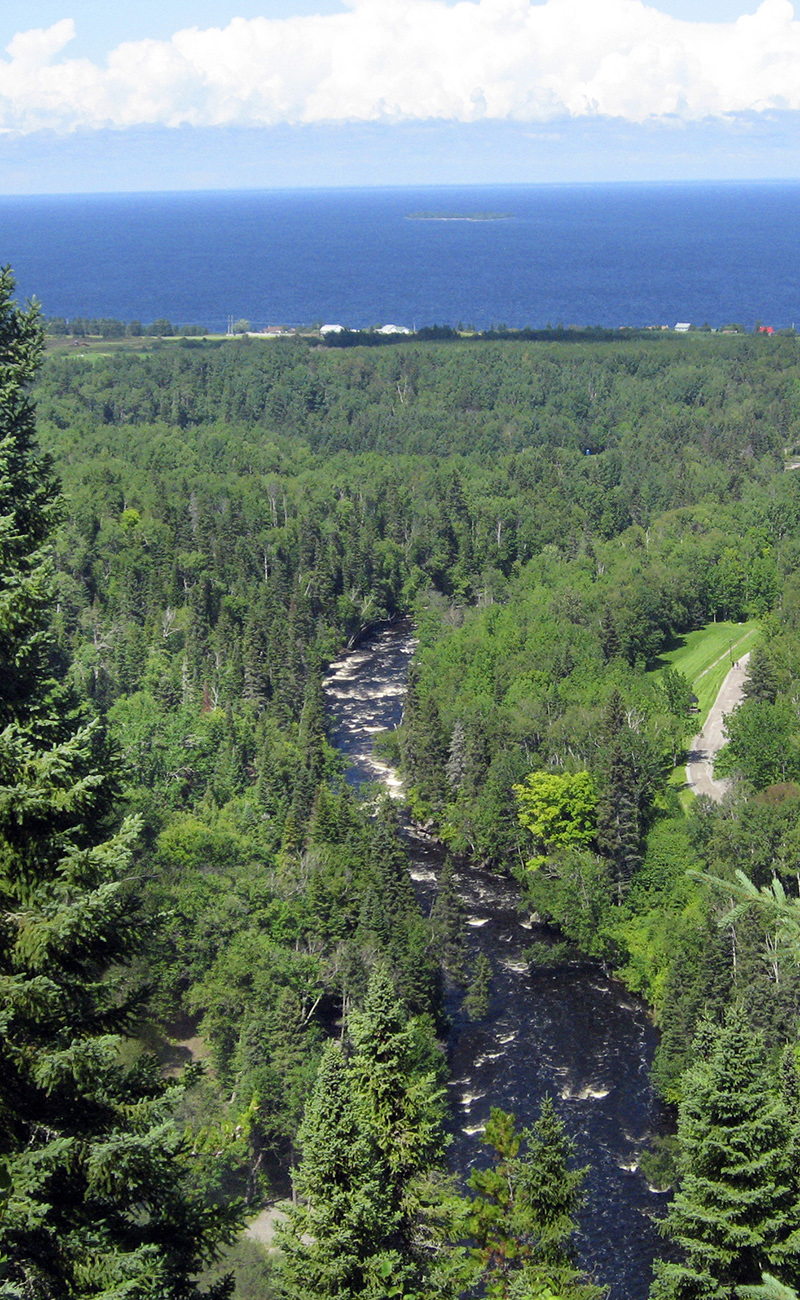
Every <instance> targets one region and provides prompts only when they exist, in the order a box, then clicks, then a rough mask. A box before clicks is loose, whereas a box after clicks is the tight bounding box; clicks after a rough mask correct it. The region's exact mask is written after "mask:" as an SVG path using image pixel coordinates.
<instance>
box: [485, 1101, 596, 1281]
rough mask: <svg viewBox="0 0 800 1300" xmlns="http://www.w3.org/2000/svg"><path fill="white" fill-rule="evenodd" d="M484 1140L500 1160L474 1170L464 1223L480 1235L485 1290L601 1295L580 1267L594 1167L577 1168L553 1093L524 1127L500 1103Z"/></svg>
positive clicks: (572, 1146)
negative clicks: (578, 1237)
mask: <svg viewBox="0 0 800 1300" xmlns="http://www.w3.org/2000/svg"><path fill="white" fill-rule="evenodd" d="M483 1140H484V1142H485V1143H486V1144H487V1146H489V1147H491V1149H492V1152H493V1162H492V1164H491V1165H490V1166H489V1167H488V1168H485V1169H474V1170H473V1172H472V1173H471V1175H470V1178H469V1186H470V1187H471V1189H472V1190H473V1192H475V1193H476V1195H475V1197H474V1199H473V1200H472V1201H471V1202H469V1203H468V1206H467V1212H466V1216H465V1218H464V1221H463V1226H464V1228H465V1230H466V1232H468V1233H469V1235H470V1236H471V1237H472V1238H473V1240H474V1242H475V1245H474V1247H473V1248H472V1255H473V1257H474V1259H475V1261H476V1263H477V1264H478V1266H479V1268H480V1276H481V1280H482V1284H483V1287H484V1289H485V1293H486V1294H487V1295H489V1296H496V1297H500V1298H501V1300H504V1298H505V1297H514V1300H548V1297H552V1300H601V1297H602V1296H603V1295H604V1294H605V1290H604V1288H602V1287H598V1286H595V1285H594V1283H592V1282H591V1281H590V1280H589V1279H588V1278H587V1277H585V1276H584V1275H583V1274H582V1273H581V1272H580V1271H579V1270H578V1269H577V1268H576V1267H575V1256H574V1248H573V1239H574V1236H575V1233H576V1231H577V1223H576V1221H575V1215H576V1214H577V1212H578V1210H579V1209H580V1206H581V1204H582V1202H583V1195H582V1192H581V1186H582V1184H583V1180H584V1178H585V1177H586V1173H587V1170H586V1169H574V1168H571V1164H572V1161H573V1160H574V1156H575V1147H574V1144H573V1142H572V1141H571V1140H570V1139H569V1138H568V1137H567V1135H566V1133H565V1131H564V1126H563V1124H562V1123H561V1121H560V1120H559V1118H558V1116H557V1115H556V1112H555V1108H554V1107H553V1103H552V1101H551V1100H550V1098H549V1097H546V1098H545V1099H544V1101H543V1102H542V1105H541V1108H540V1112H539V1118H538V1119H537V1120H536V1122H535V1123H534V1124H533V1126H532V1127H531V1128H530V1129H522V1130H518V1129H517V1127H516V1122H515V1118H514V1116H513V1115H512V1114H509V1113H507V1112H506V1111H503V1110H498V1109H497V1108H493V1109H492V1112H491V1117H490V1119H489V1122H488V1123H487V1125H486V1130H485V1133H484V1139H483Z"/></svg>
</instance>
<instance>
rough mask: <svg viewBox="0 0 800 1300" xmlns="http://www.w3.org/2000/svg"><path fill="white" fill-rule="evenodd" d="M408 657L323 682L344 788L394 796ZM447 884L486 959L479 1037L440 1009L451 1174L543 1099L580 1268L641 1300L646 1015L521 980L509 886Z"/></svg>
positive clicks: (618, 1294) (647, 1107) (629, 1001)
mask: <svg viewBox="0 0 800 1300" xmlns="http://www.w3.org/2000/svg"><path fill="white" fill-rule="evenodd" d="M413 652H414V639H413V634H412V632H411V629H410V628H409V627H408V626H402V625H401V626H396V627H392V628H388V629H385V630H383V631H380V632H377V633H376V634H375V635H373V636H372V637H371V638H370V639H369V640H368V641H366V642H364V643H362V644H361V645H360V646H359V647H358V648H357V649H356V650H354V651H352V652H351V653H349V654H348V655H346V656H345V657H344V658H342V659H340V660H338V661H337V662H336V663H334V664H332V665H331V668H330V671H329V673H328V676H327V678H326V682H325V691H326V697H327V701H328V706H329V710H330V713H331V715H332V723H331V729H330V740H331V742H332V743H333V744H334V745H336V747H337V748H338V749H339V750H340V751H341V752H342V753H343V754H345V755H346V757H347V758H348V759H349V761H350V763H351V767H350V769H349V773H348V780H350V781H351V783H352V784H354V785H361V784H363V783H364V782H374V781H380V782H382V783H384V784H385V785H387V786H388V788H389V789H390V790H391V791H392V792H393V793H395V794H399V793H400V792H401V787H400V782H399V780H398V778H397V775H396V773H394V772H393V771H392V770H391V768H389V767H388V766H387V765H386V764H385V763H384V762H382V761H381V760H380V759H379V758H378V757H376V755H374V754H373V752H372V741H373V737H374V735H375V734H376V732H379V731H383V730H386V729H389V728H393V727H396V726H397V725H398V723H399V722H400V721H401V718H402V710H403V700H404V696H405V683H406V677H407V672H408V665H409V661H410V659H411V657H412V655H413ZM406 839H407V843H408V848H409V867H410V872H411V876H412V879H413V880H414V882H415V886H416V889H417V896H418V898H419V900H420V903H421V905H422V907H423V908H424V909H425V910H426V911H429V910H430V907H431V906H432V903H433V900H434V898H435V897H436V888H437V884H436V882H437V875H438V872H439V870H440V868H441V865H442V853H441V851H440V850H439V849H438V847H437V846H436V845H435V844H432V843H429V842H426V840H425V839H424V837H420V836H419V835H418V834H417V833H415V832H414V829H413V828H412V827H410V826H408V827H407V828H406ZM455 882H456V887H457V890H458V893H459V896H460V898H461V901H462V905H463V907H464V910H465V913H466V918H467V940H468V945H469V952H470V958H471V959H472V958H474V957H475V956H476V955H477V953H478V952H483V953H485V954H486V956H487V957H488V958H489V960H490V962H491V965H492V985H491V998H490V1005H489V1010H488V1014H487V1015H486V1017H485V1018H484V1019H483V1020H481V1021H479V1022H477V1023H473V1022H471V1021H470V1020H469V1019H468V1017H467V1016H466V1015H465V1014H464V1013H463V1012H462V1010H461V1007H460V1002H461V997H460V995H459V994H458V992H457V991H456V990H451V991H450V994H449V996H448V1006H447V1010H448V1012H449V1015H450V1017H451V1021H452V1031H451V1034H450V1039H449V1044H448V1050H449V1062H450V1074H451V1083H450V1090H451V1102H452V1107H451V1109H452V1115H453V1120H452V1133H453V1142H452V1145H451V1147H450V1162H451V1165H452V1167H453V1168H454V1169H456V1170H458V1171H459V1172H460V1173H462V1174H466V1173H467V1172H468V1170H469V1168H470V1167H471V1165H472V1164H474V1163H476V1162H477V1163H482V1162H485V1158H486V1156H485V1148H484V1147H483V1146H482V1144H481V1141H480V1134H481V1129H482V1126H483V1124H484V1123H485V1121H486V1119H487V1118H488V1115H489V1109H490V1107H491V1106H500V1107H502V1109H504V1110H511V1111H513V1112H514V1113H515V1115H516V1116H517V1120H518V1121H519V1122H521V1123H523V1124H530V1123H532V1122H533V1120H535V1119H536V1116H537V1114H538V1107H539V1103H540V1101H541V1099H542V1097H544V1096H545V1095H546V1094H549V1095H550V1096H552V1097H553V1099H554V1101H555V1105H556V1109H557V1111H558V1113H559V1115H560V1116H561V1118H562V1119H563V1120H564V1122H565V1124H566V1126H567V1129H568V1131H569V1133H570V1135H571V1137H572V1138H573V1140H574V1142H575V1144H576V1146H577V1151H578V1158H579V1160H580V1163H581V1164H588V1165H590V1167H591V1172H590V1174H589V1176H588V1178H587V1182H586V1191H587V1194H588V1203H587V1207H586V1208H585V1209H584V1211H583V1214H582V1216H581V1233H580V1238H579V1253H580V1262H581V1264H582V1266H583V1267H584V1268H585V1269H586V1270H587V1271H588V1272H589V1273H591V1274H592V1275H593V1276H594V1277H595V1279H596V1280H597V1281H598V1282H603V1283H605V1284H607V1285H609V1286H610V1292H609V1300H646V1297H647V1295H648V1291H649V1286H650V1277H651V1272H650V1269H651V1263H652V1260H653V1257H654V1256H655V1255H656V1254H658V1253H659V1249H661V1250H663V1242H662V1239H661V1238H660V1236H659V1234H658V1231H657V1227H656V1219H657V1217H658V1216H659V1215H660V1214H661V1213H663V1209H664V1202H665V1198H664V1196H662V1195H660V1194H659V1193H657V1192H654V1191H653V1190H652V1189H651V1188H649V1187H648V1185H647V1183H646V1182H645V1179H644V1178H643V1176H642V1175H641V1173H640V1172H639V1167H638V1166H639V1158H640V1154H641V1151H642V1147H643V1146H644V1144H645V1143H646V1142H647V1140H648V1138H649V1137H650V1136H651V1135H652V1134H653V1133H656V1132H664V1131H666V1128H667V1117H666V1115H665V1113H664V1112H663V1109H662V1108H661V1107H660V1105H659V1103H658V1100H657V1098H656V1096H655V1094H654V1092H653V1089H652V1087H651V1086H650V1081H649V1071H650V1065H651V1062H652V1058H653V1052H654V1050H655V1046H656V1041H657V1035H656V1031H655V1030H654V1029H653V1026H652V1024H651V1022H650V1020H649V1017H648V1015H647V1010H646V1008H645V1006H644V1005H643V1004H642V1003H640V1002H639V1001H637V999H635V998H634V997H632V996H631V995H630V994H629V993H627V991H626V990H625V989H624V987H623V986H622V985H621V984H619V983H617V982H616V981H614V980H610V979H608V978H606V977H605V976H604V975H603V974H602V972H601V971H599V970H597V969H594V968H591V967H590V968H583V969H580V970H576V969H560V970H557V971H536V972H532V971H531V970H530V969H529V967H528V963H527V962H526V961H525V959H524V956H523V950H524V949H525V948H526V947H527V946H528V945H529V944H530V942H531V937H532V930H533V927H531V925H530V922H528V921H526V919H525V918H524V917H522V918H521V917H520V916H519V915H518V912H517V901H518V889H517V886H516V885H515V883H514V882H513V881H512V880H509V879H506V878H504V877H502V876H498V875H496V874H493V873H490V872H486V871H481V870H479V869H476V868H474V867H469V866H465V865H463V864H462V865H460V866H458V867H457V869H456V872H455ZM589 1207H591V1208H589Z"/></svg>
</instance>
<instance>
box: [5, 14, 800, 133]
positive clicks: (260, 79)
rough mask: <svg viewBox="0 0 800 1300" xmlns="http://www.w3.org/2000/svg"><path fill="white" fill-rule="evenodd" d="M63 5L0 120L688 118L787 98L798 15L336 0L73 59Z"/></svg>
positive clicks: (33, 46) (25, 43) (19, 67)
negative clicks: (694, 18)
mask: <svg viewBox="0 0 800 1300" xmlns="http://www.w3.org/2000/svg"><path fill="white" fill-rule="evenodd" d="M74 35H75V26H74V23H73V21H72V19H69V18H65V19H64V20H62V21H61V22H58V23H56V24H55V25H54V26H52V27H50V28H47V29H36V30H32V31H25V32H19V33H18V34H17V35H16V36H15V37H14V39H13V40H12V41H11V43H10V44H9V45H8V47H7V50H6V55H7V57H6V58H4V59H0V131H5V132H9V131H16V132H32V131H37V130H41V129H44V128H50V129H54V130H57V131H71V130H75V129H77V128H80V127H118V128H121V127H127V126H134V125H145V124H149V125H164V126H180V125H185V124H189V125H196V126H217V125H270V124H275V123H279V122H291V123H305V122H337V121H374V120H383V121H403V120H406V121H407V120H413V119H420V120H425V119H427V120H430V119H444V120H453V121H459V122H470V121H476V120H478V119H480V118H490V119H498V120H511V121H531V122H535V121H546V120H548V119H552V118H557V117H565V116H569V117H581V116H586V115H604V116H609V117H616V118H622V119H625V120H627V121H631V122H643V121H647V120H649V119H655V118H659V117H664V116H674V117H677V118H679V119H685V120H697V119H701V118H704V117H708V116H713V115H725V114H735V113H740V112H746V111H756V112H759V111H764V110H769V109H800V23H798V22H796V21H795V17H794V10H793V8H792V5H791V4H790V3H789V2H788V0H763V3H762V4H761V5H760V6H759V8H758V9H757V10H756V12H755V13H753V14H750V15H745V16H743V17H741V18H739V19H738V20H737V21H736V22H732V23H694V22H684V21H681V20H678V19H675V18H671V17H669V16H668V15H666V14H663V13H661V12H660V11H659V10H658V9H657V8H654V7H652V6H650V5H646V4H643V3H642V2H641V0H545V3H540V4H534V3H531V2H530V0H459V3H457V4H454V5H447V4H444V3H442V0H349V7H348V9H347V10H346V11H345V12H342V13H339V14H328V15H317V16H313V15H312V16H303V17H296V18H286V19H269V18H253V19H249V20H248V19H244V18H235V19H233V21H232V22H230V23H229V24H228V26H227V27H225V28H221V29H220V28H211V29H208V30H200V29H198V28H188V29H185V30H183V31H179V32H176V33H175V35H174V36H173V37H172V38H171V39H170V40H166V41H164V40H161V41H157V40H144V41H130V42H126V43H125V44H122V45H119V46H117V48H116V49H114V50H113V51H112V52H111V53H110V55H109V56H108V59H107V62H106V64H105V66H99V65H98V64H95V63H92V62H91V61H90V60H88V59H75V58H70V57H69V53H68V46H69V43H70V41H71V40H72V39H73V37H74Z"/></svg>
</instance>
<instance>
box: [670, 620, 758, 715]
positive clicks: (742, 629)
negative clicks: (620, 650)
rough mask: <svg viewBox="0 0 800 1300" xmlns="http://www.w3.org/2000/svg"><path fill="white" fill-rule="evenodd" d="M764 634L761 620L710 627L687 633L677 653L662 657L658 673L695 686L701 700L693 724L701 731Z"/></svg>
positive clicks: (673, 651)
mask: <svg viewBox="0 0 800 1300" xmlns="http://www.w3.org/2000/svg"><path fill="white" fill-rule="evenodd" d="M760 630H761V624H760V623H759V622H758V620H757V619H751V620H750V621H749V622H748V623H708V624H707V625H706V626H705V627H701V628H698V630H697V631H696V632H687V633H686V635H685V636H682V637H680V638H679V639H678V644H677V645H676V646H675V647H674V648H673V649H671V650H664V651H662V653H661V654H660V655H659V657H658V667H657V668H656V670H655V671H656V673H662V672H664V670H665V669H666V668H673V669H674V670H675V672H679V673H683V676H684V677H686V678H687V679H688V681H689V682H690V683H691V687H692V690H693V691H694V693H695V695H696V696H697V699H698V713H697V716H696V718H695V722H694V724H693V725H695V727H696V730H697V731H700V730H701V729H702V727H703V724H704V723H705V720H706V718H707V717H708V714H709V711H710V709H711V706H712V704H713V703H714V700H715V699H716V698H717V695H718V693H719V688H720V686H721V685H722V683H723V682H724V680H725V678H726V677H727V675H728V671H729V669H730V667H731V665H732V664H733V663H735V661H736V660H737V659H740V658H741V657H742V655H744V654H747V653H748V651H750V650H752V649H753V646H754V645H755V644H756V641H757V640H758V634H759V632H760Z"/></svg>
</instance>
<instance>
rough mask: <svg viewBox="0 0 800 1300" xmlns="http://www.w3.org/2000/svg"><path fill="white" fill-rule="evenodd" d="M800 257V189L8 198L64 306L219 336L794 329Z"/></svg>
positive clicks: (16, 251)
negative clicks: (731, 326) (242, 321)
mask: <svg viewBox="0 0 800 1300" xmlns="http://www.w3.org/2000/svg"><path fill="white" fill-rule="evenodd" d="M419 213H428V214H437V215H439V216H450V217H460V218H465V217H470V216H472V217H474V216H476V215H480V214H487V213H492V214H495V215H499V216H502V218H503V219H501V220H464V219H461V220H418V219H413V217H414V214H419ZM798 250H800V184H798V183H792V182H775V183H771V184H765V183H759V184H755V183H747V184H744V183H742V184H734V183H727V184H720V183H716V184H661V185H539V186H535V185H525V186H502V187H500V186H482V187H479V188H466V187H447V188H430V187H429V188H425V189H402V188H398V189H375V190H369V189H361V190H302V191H301V190H295V191H288V190H287V191H268V192H238V193H233V192H231V193H191V194H122V195H119V194H118V195H91V196H81V195H66V196H60V197H47V196H31V197H22V198H20V197H2V198H0V262H9V263H11V265H12V266H13V267H14V268H15V271H16V273H17V277H18V281H19V287H20V291H21V293H22V295H23V296H29V295H33V294H35V295H36V296H37V297H38V298H39V299H40V300H41V302H42V303H43V305H44V309H45V312H46V313H47V314H48V315H53V316H66V317H71V316H75V315H85V316H111V317H116V318H118V319H121V320H134V319H138V320H142V321H144V322H150V321H152V320H155V319H157V318H159V317H166V318H168V319H170V320H172V322H173V323H174V324H176V325H177V324H189V323H195V324H202V325H205V326H207V327H210V328H223V327H224V326H225V324H226V322H227V319H228V317H229V316H233V317H234V319H239V318H246V319H247V320H249V321H250V322H251V323H252V324H253V325H254V326H256V327H258V326H263V325H266V324H285V325H301V324H310V323H312V322H314V321H317V322H324V321H327V322H329V323H330V322H340V323H342V324H344V325H347V326H349V327H351V328H364V327H368V326H371V325H378V324H384V323H395V324H400V325H406V326H409V327H413V326H414V325H417V326H422V325H431V324H434V323H439V324H450V325H457V324H458V323H459V322H461V323H464V324H473V325H475V326H476V327H478V328H481V329H484V328H488V327H489V326H491V325H498V324H503V323H505V324H508V325H510V326H515V327H520V326H526V325H530V326H534V327H542V326H546V325H547V324H548V323H549V324H552V325H556V324H559V323H562V324H564V325H580V326H585V325H603V326H606V327H612V328H616V327H618V326H621V325H632V326H647V325H653V326H657V325H674V324H675V323H676V322H677V321H690V322H692V323H694V324H697V325H702V324H703V323H704V322H708V323H709V324H711V325H713V326H721V325H724V324H726V323H729V322H734V321H735V322H741V323H742V324H744V325H746V326H747V327H748V328H752V327H753V325H754V323H755V322H756V321H757V320H762V321H763V322H764V323H765V324H770V325H773V326H775V327H785V326H789V325H791V324H793V323H794V322H795V321H797V323H798V325H800V253H799V252H798Z"/></svg>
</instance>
